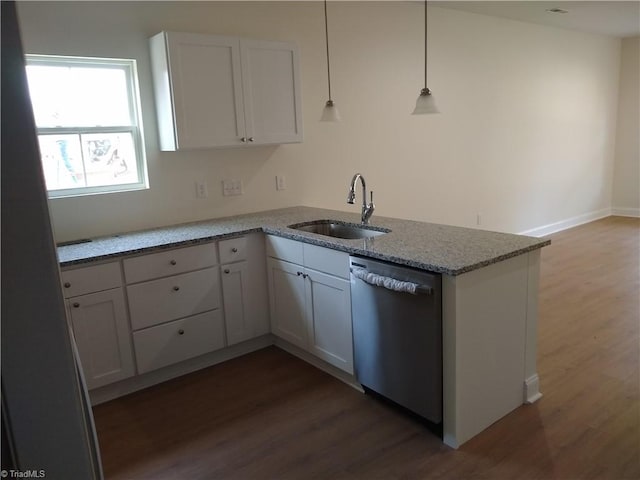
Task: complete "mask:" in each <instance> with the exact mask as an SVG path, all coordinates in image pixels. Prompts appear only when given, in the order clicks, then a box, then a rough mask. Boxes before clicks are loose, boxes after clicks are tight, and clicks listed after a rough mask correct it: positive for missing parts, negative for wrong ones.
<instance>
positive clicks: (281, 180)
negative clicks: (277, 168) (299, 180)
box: [276, 175, 287, 190]
mask: <svg viewBox="0 0 640 480" xmlns="http://www.w3.org/2000/svg"><path fill="white" fill-rule="evenodd" d="M286 188H287V179H286V177H285V176H284V175H276V190H286Z"/></svg>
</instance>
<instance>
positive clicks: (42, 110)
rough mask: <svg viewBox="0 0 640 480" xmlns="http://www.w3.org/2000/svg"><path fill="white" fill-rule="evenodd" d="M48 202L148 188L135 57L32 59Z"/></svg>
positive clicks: (33, 95)
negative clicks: (54, 198)
mask: <svg viewBox="0 0 640 480" xmlns="http://www.w3.org/2000/svg"><path fill="white" fill-rule="evenodd" d="M27 81H28V83H29V92H30V95H31V103H32V105H33V112H34V116H35V120H36V126H37V129H38V141H39V144H40V155H41V157H42V167H43V170H44V177H45V181H46V184H47V190H48V191H49V196H50V197H68V196H75V195H87V194H92V193H105V192H115V191H123V190H137V189H142V188H146V187H147V180H146V179H147V176H146V165H145V161H144V150H143V142H142V133H141V121H140V116H139V107H138V105H139V102H138V94H137V93H138V90H137V81H136V64H135V60H113V59H99V58H79V57H59V56H49V55H46V56H45V55H27Z"/></svg>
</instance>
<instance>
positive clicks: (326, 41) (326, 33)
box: [324, 0, 426, 101]
mask: <svg viewBox="0 0 640 480" xmlns="http://www.w3.org/2000/svg"><path fill="white" fill-rule="evenodd" d="M324 38H325V45H326V46H327V84H328V85H329V101H331V66H330V64H329V23H328V21H327V0H324ZM425 75H426V74H425Z"/></svg>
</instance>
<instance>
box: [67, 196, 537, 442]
mask: <svg viewBox="0 0 640 480" xmlns="http://www.w3.org/2000/svg"><path fill="white" fill-rule="evenodd" d="M317 220H332V221H337V222H344V223H348V224H357V223H360V218H359V215H357V214H355V213H345V212H340V211H334V210H325V209H318V208H310V207H292V208H285V209H280V210H271V211H265V212H259V213H255V214H246V215H239V216H235V217H229V218H222V219H214V220H210V221H202V222H197V223H190V224H182V225H176V226H170V227H163V228H157V229H153V230H147V231H141V232H132V233H123V234H119V235H114V236H109V237H102V238H96V239H92V240H90V241H84V242H81V243H76V244H72V245H65V246H60V247H59V248H58V256H59V261H60V265H61V267H62V268H63V281H64V275H65V274H73V272H76V271H82V270H83V269H85V268H86V267H90V266H107V265H112V266H113V265H114V262H116V265H115V267H114V268H116V270H117V272H116V273H115V276H116V277H119V276H120V272H121V271H122V270H123V271H124V272H125V273H124V277H125V278H127V283H134V284H133V285H131V286H127V292H128V296H129V301H130V303H131V297H132V294H133V293H136V292H135V290H136V289H139V288H140V287H139V286H140V285H143V284H142V283H138V284H135V282H137V281H142V280H145V279H146V278H142V277H140V279H135V280H133V281H130V280H129V279H130V278H132V276H133V275H146V273H144V272H143V273H139V272H141V271H143V270H144V269H141V268H140V267H138V266H136V265H135V264H134V263H131V262H138V259H144V258H145V257H151V255H150V254H162V255H164V254H168V253H167V252H172V251H175V250H176V249H185V250H186V248H187V247H194V246H198V245H201V244H205V245H206V244H210V243H211V242H218V244H223V243H224V242H232V243H233V241H234V240H236V239H239V238H240V237H243V236H245V237H251V238H253V239H255V238H259V239H260V241H264V240H263V237H264V235H263V233H264V234H267V237H270V236H274V237H284V238H287V239H290V240H295V241H297V242H302V244H305V245H314V246H317V247H322V248H324V249H330V250H331V251H337V252H345V253H347V254H352V255H361V256H365V257H369V258H374V259H378V260H384V261H387V262H391V263H396V264H398V265H404V266H409V267H413V268H417V269H421V270H427V271H430V272H436V273H440V274H442V313H443V405H444V411H443V440H444V442H445V443H446V444H448V445H450V446H452V447H454V448H457V447H458V446H460V445H461V444H462V443H464V442H465V441H467V440H469V439H470V438H471V437H473V436H474V435H476V434H477V433H479V432H480V431H482V430H483V429H485V428H486V427H488V426H489V425H490V424H491V423H493V422H495V421H497V420H498V419H500V418H501V417H503V416H504V415H506V414H507V413H509V412H510V411H512V410H513V409H515V408H517V407H518V406H520V405H522V404H523V403H531V402H534V401H536V400H537V399H538V398H539V397H540V396H541V395H540V392H539V388H538V377H537V373H536V343H537V339H536V335H537V295H538V276H539V263H540V248H542V247H544V246H546V245H548V244H549V243H550V241H549V240H545V239H539V238H532V237H526V236H520V235H511V234H504V233H497V232H487V231H483V230H475V229H468V228H460V227H452V226H446V225H438V224H430V223H424V222H416V221H410V220H401V219H394V218H385V217H377V216H374V217H373V218H372V219H371V224H370V227H371V228H373V229H389V230H391V231H390V232H389V233H385V234H384V235H380V236H377V237H374V238H365V239H341V238H334V237H328V236H324V235H319V234H315V233H309V232H305V231H301V230H298V229H293V228H290V227H289V226H290V225H294V224H304V223H307V222H313V221H317ZM229 245H231V243H230V244H229ZM233 245H234V246H232V247H230V248H231V249H232V250H233V249H235V252H234V253H238V250H240V252H242V250H243V248H244V247H243V246H242V244H240V246H236V244H235V243H233ZM232 250H230V251H232ZM258 251H259V252H264V245H263V248H262V250H258ZM220 252H221V253H220V257H221V258H220V260H219V263H220V264H223V265H224V264H225V260H224V258H223V257H224V256H225V254H224V252H223V250H222V248H221V249H220ZM166 258H167V259H168V258H169V257H166ZM217 260H218V259H217V258H216V259H212V260H210V261H209V263H206V265H205V266H206V267H207V268H212V267H211V265H214V264H215V265H217V263H218V261H217ZM121 261H122V262H129V263H125V264H124V267H120V262H121ZM167 261H169V260H167ZM172 261H173V260H172ZM227 261H228V262H231V260H227ZM257 263H261V262H260V261H258V262H257ZM230 264H231V263H230ZM121 268H122V270H121ZM216 268H217V267H216ZM194 270H196V269H195V268H194ZM223 271H224V272H225V273H227V272H228V271H230V269H227V268H226V267H225V268H224V270H223ZM127 275H129V276H127ZM162 276H163V275H162V274H158V275H157V277H158V278H161V277H162ZM149 278H151V277H149ZM264 280H265V281H264V282H263V283H264V285H262V286H261V287H255V288H261V289H262V290H263V291H266V276H265V277H264ZM159 281H160V280H153V282H159ZM223 281H224V278H223ZM253 281H254V284H253V285H256V284H255V281H256V279H255V278H254V279H253ZM258 281H261V280H260V279H258ZM67 283H69V282H67ZM148 283H152V282H148ZM118 288H120V287H118ZM145 288H146V287H145ZM173 288H174V289H175V288H176V287H173ZM252 288H253V287H252ZM251 291H252V292H253V290H251ZM223 295H225V298H224V300H225V301H224V304H225V314H226V315H227V316H228V315H230V313H229V312H226V307H227V305H228V304H230V301H228V300H227V297H226V295H227V293H226V292H225V291H224V288H223ZM67 298H71V295H69V296H68V297H67ZM130 308H131V306H130ZM212 308H213V307H212ZM267 308H268V307H267ZM214 310H215V309H214ZM214 310H211V311H212V312H214ZM131 313H132V315H133V314H134V312H133V310H132V311H131ZM198 321H199V320H198ZM216 321H217V322H218V324H219V325H220V329H221V330H224V328H223V327H221V325H222V323H220V322H222V320H219V319H218V320H216ZM125 323H127V324H128V322H125ZM131 323H132V325H133V320H132V322H131ZM218 324H216V325H218ZM142 327H146V325H142V326H141V328H142ZM133 328H135V325H133ZM153 328H158V327H152V328H151V329H153ZM226 330H227V343H226V347H227V348H226V349H225V348H223V347H224V345H220V346H218V347H216V348H219V350H218V352H217V353H216V352H213V353H209V354H207V355H209V356H206V355H204V356H202V357H199V358H206V362H204V363H203V362H200V363H197V364H195V363H194V364H192V366H190V367H189V368H188V369H186V370H184V371H183V372H182V373H186V372H187V371H190V370H195V369H197V368H203V367H205V366H208V365H210V364H214V363H217V362H219V361H223V360H225V359H227V358H231V357H233V356H236V355H239V354H242V353H246V351H250V350H251V349H254V350H255V349H257V348H262V347H263V346H265V345H267V344H273V343H275V344H276V345H279V346H282V347H283V348H285V349H287V350H289V351H292V352H293V353H295V354H300V356H303V358H307V357H304V355H303V352H301V351H299V349H298V348H296V347H294V346H291V345H288V344H287V342H282V341H281V340H280V339H279V338H276V337H274V336H272V335H271V334H270V332H269V329H268V325H267V327H266V329H265V328H262V330H260V329H258V330H259V332H258V333H260V334H261V336H260V337H259V338H257V339H249V340H247V341H239V343H238V344H236V345H234V347H230V345H231V343H232V342H231V341H230V340H229V332H230V330H229V324H228V323H227V327H226ZM141 331H143V330H141ZM141 331H138V332H133V337H134V343H135V345H136V349H138V348H139V350H140V351H137V350H136V356H137V365H138V375H133V373H131V372H130V373H129V374H128V375H126V376H123V377H122V379H121V380H119V381H116V382H114V383H111V384H108V385H107V384H104V385H101V384H97V386H96V389H95V390H93V391H92V392H91V393H92V399H93V400H94V402H99V401H104V400H106V399H109V398H114V397H115V396H118V395H122V394H124V393H128V392H129V391H133V390H136V389H139V388H144V387H145V386H148V385H150V384H153V383H158V382H159V381H163V380H165V379H168V378H171V377H172V376H176V375H177V374H179V373H177V372H178V370H175V366H167V365H168V363H166V362H165V363H163V364H162V365H160V366H158V365H153V364H151V366H150V367H148V368H149V370H153V371H149V372H148V373H147V371H146V370H141V365H143V364H144V365H147V364H148V362H149V361H151V362H153V360H149V358H152V357H149V355H146V353H145V354H143V353H141V352H143V351H144V352H148V351H149V349H150V348H152V347H151V346H149V344H148V343H145V342H149V341H150V340H149V339H148V338H144V339H143V338H137V337H136V335H139V334H140V332H141ZM180 331H183V329H182V328H181V329H180ZM76 335H77V333H76ZM126 335H131V334H130V332H127V333H126ZM158 335H160V336H162V335H163V333H162V332H159V331H158V332H154V339H157V338H158ZM180 335H182V333H180ZM256 335H257V334H256ZM244 338H245V337H243V336H242V335H240V336H238V339H239V340H242V339H244ZM136 340H138V343H136V342H135V341H136ZM128 341H129V343H128V344H125V345H124V347H122V348H124V349H125V350H126V349H127V348H128V349H129V350H131V349H132V347H131V346H130V345H131V343H130V340H128ZM252 342H253V343H252ZM127 345H129V346H128V347H127ZM239 345H240V346H241V345H245V346H246V347H245V349H244V350H242V349H241V348H240V347H239ZM233 348H235V350H233ZM221 351H222V352H223V353H222V354H221V353H220V352H221ZM224 352H227V353H226V354H225V353H224ZM145 355H146V356H145ZM144 362H147V363H144ZM131 365H133V361H131ZM323 367H324V366H323ZM131 368H133V367H131ZM172 368H173V370H172V371H171V372H168V370H167V369H172ZM326 369H327V370H328V371H329V372H330V373H334V374H336V376H338V377H339V378H342V379H343V380H345V381H347V382H350V383H355V379H354V378H353V376H349V375H348V374H345V373H344V372H337V369H334V368H332V367H331V365H328V366H327V368H326ZM163 372H168V373H166V374H163ZM125 377H128V378H125ZM145 378H146V381H143V380H144V379H145ZM141 379H142V380H141Z"/></svg>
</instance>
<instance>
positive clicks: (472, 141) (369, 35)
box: [19, 2, 620, 240]
mask: <svg viewBox="0 0 640 480" xmlns="http://www.w3.org/2000/svg"><path fill="white" fill-rule="evenodd" d="M422 8H423V7H422V4H421V3H414V2H411V3H404V2H389V3H387V2H354V3H350V2H330V3H329V30H330V32H329V34H330V43H331V49H332V50H331V51H332V58H331V60H332V65H331V67H332V80H333V82H332V93H333V97H334V99H335V101H336V102H337V104H338V106H339V108H340V111H341V113H342V116H343V122H342V123H340V124H326V123H320V122H319V121H318V119H319V116H320V113H321V110H322V106H323V105H324V101H325V100H326V62H325V58H324V55H325V52H324V22H323V20H324V18H323V7H322V3H321V2H282V3H277V2H257V3H250V2H227V3H221V2H193V3H191V2H189V3H187V2H157V3H156V2H139V3H138V2H114V3H110V2H105V3H98V2H70V3H57V2H42V3H35V2H22V3H20V4H19V14H20V20H21V28H22V34H23V39H24V43H25V49H26V51H27V52H30V53H51V54H54V53H57V54H67V55H87V56H103V55H104V56H113V57H125V58H136V59H137V60H138V69H139V77H140V88H141V91H142V108H143V116H144V126H145V135H146V144H147V158H148V163H149V178H150V185H151V188H150V189H149V190H147V191H140V192H132V193H122V194H110V195H99V196H94V197H84V198H69V199H55V200H52V201H51V202H50V204H51V214H52V217H53V222H54V227H55V231H56V236H57V239H58V240H67V239H73V238H79V237H84V236H95V235H100V234H107V233H113V232H120V231H127V230H132V229H141V228H147V227H152V226H158V225H166V224H171V223H179V222H187V221H193V220H198V219H204V218H212V217H220V216H226V215H233V214H237V213H244V212H250V211H257V210H263V209H268V208H277V207H281V206H289V205H296V204H304V205H310V206H321V207H328V208H336V209H340V210H349V211H358V207H357V206H350V205H347V204H346V203H345V197H346V191H347V185H348V182H349V180H350V178H351V176H352V175H353V173H355V172H356V171H361V172H362V173H363V174H364V175H365V177H366V179H367V183H368V186H369V187H370V188H372V189H373V190H374V191H375V197H376V203H377V211H376V213H377V214H379V215H388V216H397V217H402V218H413V219H418V220H425V221H434V222H441V223H449V224H457V225H465V226H475V225H476V214H478V213H480V214H481V216H482V227H483V228H488V229H494V230H503V231H512V232H519V231H523V230H528V229H533V228H535V227H539V226H543V225H547V224H551V223H554V222H559V221H563V220H566V219H570V218H574V217H578V216H585V215H590V214H593V213H594V212H595V213H598V212H602V211H605V210H607V209H610V208H611V198H612V183H613V165H614V143H615V122H616V110H617V92H618V74H619V61H620V41H619V40H618V39H613V38H609V37H604V36H598V35H589V34H583V33H578V32H573V31H568V30H560V29H555V28H547V27H543V26H539V25H533V24H526V23H521V22H515V21H510V20H505V19H498V18H493V17H487V16H482V15H476V14H469V13H465V12H459V11H453V10H446V9H439V8H430V15H429V87H430V88H431V89H432V90H433V91H434V94H435V95H436V98H437V101H438V102H439V105H440V108H441V110H442V112H443V114H441V115H437V116H420V117H417V116H411V115H410V112H411V111H412V109H413V106H414V102H415V98H416V97H417V94H418V92H419V90H420V88H421V87H422V82H423V80H422V75H423V10H422ZM160 30H175V31H189V32H211V33H218V34H238V35H245V36H250V37H254V38H266V39H274V40H294V41H297V42H298V44H299V45H300V49H301V63H302V83H303V91H302V94H303V117H304V128H305V141H304V143H302V144H296V145H283V146H279V147H254V148H251V149H242V150H230V149H225V150H208V151H198V152H180V153H177V152H171V153H162V152H159V151H158V142H157V132H156V123H155V119H154V115H155V112H154V106H153V98H152V91H151V85H152V83H151V78H150V72H149V54H148V47H147V37H149V36H151V35H152V34H155V33H157V32H158V31H160ZM276 174H284V175H286V177H287V184H288V188H287V190H285V191H276V190H275V175H276ZM198 178H204V179H206V180H207V181H208V183H209V193H210V195H209V198H208V199H206V200H196V199H195V188H194V181H195V180H196V179H198ZM223 178H234V179H242V180H243V182H244V185H245V192H246V193H245V195H243V196H241V197H222V193H221V185H220V182H221V180H222V179H223ZM358 198H360V194H359V192H358Z"/></svg>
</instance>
